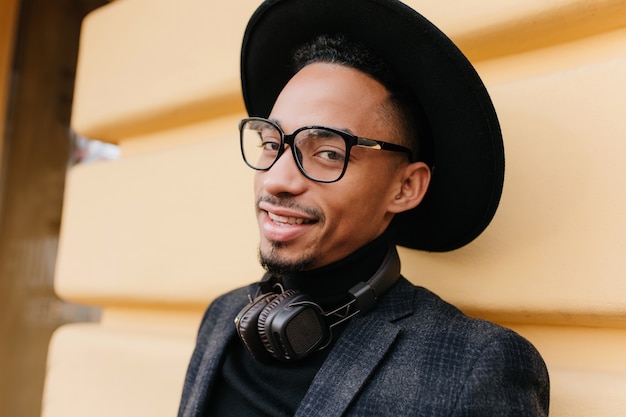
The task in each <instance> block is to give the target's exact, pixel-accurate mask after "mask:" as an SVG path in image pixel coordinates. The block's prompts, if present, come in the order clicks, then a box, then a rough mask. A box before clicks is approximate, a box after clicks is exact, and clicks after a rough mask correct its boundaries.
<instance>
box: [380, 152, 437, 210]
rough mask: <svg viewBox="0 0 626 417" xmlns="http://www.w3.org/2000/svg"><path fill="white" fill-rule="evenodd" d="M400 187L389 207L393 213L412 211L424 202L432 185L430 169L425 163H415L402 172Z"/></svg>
mask: <svg viewBox="0 0 626 417" xmlns="http://www.w3.org/2000/svg"><path fill="white" fill-rule="evenodd" d="M399 179H400V186H399V187H397V188H396V190H395V191H396V194H395V195H394V198H393V199H392V201H391V203H390V207H389V212H391V213H394V214H395V213H401V212H403V211H407V210H411V209H412V208H414V207H417V205H418V204H419V203H420V202H421V201H422V199H423V198H424V195H425V194H426V190H427V189H428V184H429V183H430V168H428V165H426V164H425V163H424V162H414V163H412V164H409V165H407V166H406V167H405V168H404V169H403V170H402V171H401V172H400V176H399Z"/></svg>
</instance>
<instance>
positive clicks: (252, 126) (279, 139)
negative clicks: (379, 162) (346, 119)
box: [239, 117, 413, 183]
mask: <svg viewBox="0 0 626 417" xmlns="http://www.w3.org/2000/svg"><path fill="white" fill-rule="evenodd" d="M239 137H240V142H241V155H242V156H243V160H244V161H245V162H246V164H247V165H248V166H249V167H250V168H253V169H256V170H260V171H267V170H268V169H270V168H271V167H272V166H273V165H274V163H275V162H276V161H277V160H278V158H280V157H281V155H282V154H283V152H284V151H285V144H287V145H289V147H290V148H291V153H292V154H293V158H294V160H295V161H296V165H297V166H298V169H299V170H300V172H302V174H303V175H304V176H305V177H307V178H308V179H310V180H313V181H317V182H326V183H327V182H335V181H339V180H340V179H341V177H343V174H345V172H346V168H347V166H348V160H349V157H350V149H351V148H352V147H353V146H363V147H366V148H369V149H378V150H383V151H392V152H404V153H406V154H407V155H408V157H409V160H410V161H413V153H412V152H411V150H410V149H408V148H405V147H404V146H400V145H396V144H393V143H389V142H383V141H380V140H374V139H366V138H360V137H358V136H354V135H351V134H350V133H346V132H343V131H341V130H337V129H332V128H329V127H321V126H305V127H301V128H299V129H297V130H296V131H295V132H293V133H292V134H290V135H287V134H285V132H283V131H282V129H281V128H280V126H278V125H277V124H276V123H274V122H272V121H270V120H267V119H263V118H260V117H251V118H247V119H243V120H241V122H239Z"/></svg>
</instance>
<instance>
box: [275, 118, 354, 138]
mask: <svg viewBox="0 0 626 417" xmlns="http://www.w3.org/2000/svg"><path fill="white" fill-rule="evenodd" d="M267 120H269V121H270V122H272V123H275V124H276V125H278V127H280V128H281V129H282V130H283V131H284V128H283V126H282V124H281V123H280V120H278V119H267ZM307 126H314V127H326V128H330V129H335V130H341V131H342V132H346V133H349V134H350V135H353V136H357V137H358V135H357V134H355V133H354V132H353V131H352V129H349V128H341V127H333V126H324V125H318V124H312V125H307ZM300 127H305V126H300ZM297 129H299V127H298V128H296V130H297Z"/></svg>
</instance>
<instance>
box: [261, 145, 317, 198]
mask: <svg viewBox="0 0 626 417" xmlns="http://www.w3.org/2000/svg"><path fill="white" fill-rule="evenodd" d="M257 175H259V176H260V177H261V178H262V183H263V187H264V188H265V191H266V192H267V193H269V194H271V195H280V194H285V193H286V194H290V195H298V194H301V193H302V192H304V190H305V189H306V184H307V182H308V181H309V180H308V179H307V178H306V177H305V176H304V175H303V174H302V173H301V172H300V169H298V166H297V165H296V161H295V160H294V158H293V154H292V152H291V147H290V146H289V145H286V147H285V151H284V152H283V154H282V155H281V156H280V158H278V160H277V161H276V162H275V163H274V165H273V166H272V167H271V168H270V169H269V170H267V171H260V172H258V173H257Z"/></svg>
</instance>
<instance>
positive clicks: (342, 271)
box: [279, 233, 389, 309]
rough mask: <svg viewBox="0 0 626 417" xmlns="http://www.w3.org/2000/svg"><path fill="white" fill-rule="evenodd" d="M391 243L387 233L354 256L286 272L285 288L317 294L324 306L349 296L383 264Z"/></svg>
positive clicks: (330, 305) (341, 300)
mask: <svg viewBox="0 0 626 417" xmlns="http://www.w3.org/2000/svg"><path fill="white" fill-rule="evenodd" d="M388 245H389V237H388V236H387V234H386V233H384V234H383V235H381V236H379V237H378V238H376V239H374V240H373V241H371V242H370V243H368V244H366V245H365V246H363V247H361V248H360V249H357V250H356V251H355V252H353V253H352V254H351V255H348V256H347V257H345V258H343V259H341V260H339V261H337V262H334V263H332V264H329V265H326V266H323V267H321V268H317V269H313V270H309V271H302V272H296V273H290V274H286V275H282V276H281V277H280V278H279V279H280V280H281V281H282V284H283V286H284V288H285V289H289V288H292V289H296V290H299V291H301V292H303V293H306V294H308V295H309V296H311V297H313V298H314V299H315V300H316V302H317V303H319V304H320V306H321V307H322V308H324V309H328V308H333V307H335V306H337V305H340V304H341V303H344V302H346V301H347V300H348V299H349V295H348V290H349V289H350V288H352V287H353V286H354V285H355V284H356V283H358V282H361V281H363V282H365V281H367V280H368V279H370V278H371V277H372V275H374V273H375V272H376V271H377V269H378V268H379V267H380V265H381V263H382V262H383V259H384V258H385V255H386V254H387V248H388Z"/></svg>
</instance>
